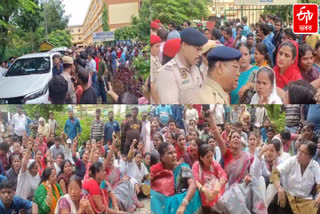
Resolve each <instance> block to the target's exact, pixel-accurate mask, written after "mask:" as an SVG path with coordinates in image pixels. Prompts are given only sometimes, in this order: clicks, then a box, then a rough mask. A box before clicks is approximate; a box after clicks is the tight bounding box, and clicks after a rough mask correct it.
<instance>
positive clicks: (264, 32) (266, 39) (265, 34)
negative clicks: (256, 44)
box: [257, 23, 275, 66]
mask: <svg viewBox="0 0 320 214" xmlns="http://www.w3.org/2000/svg"><path fill="white" fill-rule="evenodd" d="M257 36H260V38H261V39H262V42H263V44H265V45H266V46H267V51H268V55H269V56H270V60H271V62H272V66H273V52H274V51H275V47H274V45H273V44H272V40H271V39H270V36H269V26H268V24H265V23H261V24H260V27H259V31H258V34H257Z"/></svg>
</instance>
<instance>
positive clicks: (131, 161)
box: [126, 139, 150, 196]
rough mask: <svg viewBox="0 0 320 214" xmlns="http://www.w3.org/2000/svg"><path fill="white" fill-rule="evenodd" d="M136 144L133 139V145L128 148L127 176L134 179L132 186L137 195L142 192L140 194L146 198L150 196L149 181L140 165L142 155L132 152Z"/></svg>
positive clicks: (146, 171) (142, 165) (147, 174)
mask: <svg viewBox="0 0 320 214" xmlns="http://www.w3.org/2000/svg"><path fill="white" fill-rule="evenodd" d="M136 144H137V140H136V139H134V140H133V143H132V145H131V147H130V150H129V153H128V157H127V161H128V162H127V164H128V165H127V169H126V172H127V175H128V176H129V177H130V178H134V180H132V181H133V183H132V184H133V186H134V189H135V191H136V193H137V194H139V193H140V192H141V191H142V190H144V191H143V192H142V193H143V194H144V195H146V196H149V195H150V184H149V182H148V180H150V174H149V172H148V170H147V168H146V167H145V165H144V164H143V163H142V153H141V152H139V151H136V152H134V146H135V145H136Z"/></svg>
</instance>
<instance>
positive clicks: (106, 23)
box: [102, 4, 110, 32]
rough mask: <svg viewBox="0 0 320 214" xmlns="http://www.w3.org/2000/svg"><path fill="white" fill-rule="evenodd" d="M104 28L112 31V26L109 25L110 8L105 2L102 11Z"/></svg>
mask: <svg viewBox="0 0 320 214" xmlns="http://www.w3.org/2000/svg"><path fill="white" fill-rule="evenodd" d="M102 29H103V31H104V32H106V31H110V27H109V25H108V8H107V6H106V5H105V4H104V8H103V13H102Z"/></svg>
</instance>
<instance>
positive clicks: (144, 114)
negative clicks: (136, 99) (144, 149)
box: [140, 111, 150, 144]
mask: <svg viewBox="0 0 320 214" xmlns="http://www.w3.org/2000/svg"><path fill="white" fill-rule="evenodd" d="M147 116H148V112H146V111H144V112H142V117H141V124H142V128H141V134H140V137H141V138H142V140H143V143H144V144H145V143H146V139H147V133H146V131H147V130H146V126H147V124H148V123H149V121H148V120H147ZM149 125H150V123H149Z"/></svg>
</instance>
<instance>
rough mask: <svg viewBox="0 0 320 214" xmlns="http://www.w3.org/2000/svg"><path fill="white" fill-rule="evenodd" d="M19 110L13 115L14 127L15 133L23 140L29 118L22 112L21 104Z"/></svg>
mask: <svg viewBox="0 0 320 214" xmlns="http://www.w3.org/2000/svg"><path fill="white" fill-rule="evenodd" d="M17 111H18V113H16V114H14V115H13V117H12V127H13V132H14V134H15V135H16V136H18V137H19V138H20V140H21V139H22V136H23V134H24V133H25V130H26V125H27V118H26V116H25V115H24V114H22V109H21V106H18V107H17Z"/></svg>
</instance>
